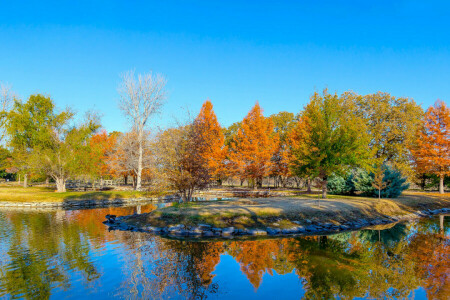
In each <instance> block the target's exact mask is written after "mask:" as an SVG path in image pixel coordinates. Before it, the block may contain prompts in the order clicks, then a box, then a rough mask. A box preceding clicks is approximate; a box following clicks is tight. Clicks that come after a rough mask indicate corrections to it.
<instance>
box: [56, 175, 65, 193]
mask: <svg viewBox="0 0 450 300" xmlns="http://www.w3.org/2000/svg"><path fill="white" fill-rule="evenodd" d="M56 191H57V192H58V193H64V192H65V191H66V180H65V179H63V178H56Z"/></svg>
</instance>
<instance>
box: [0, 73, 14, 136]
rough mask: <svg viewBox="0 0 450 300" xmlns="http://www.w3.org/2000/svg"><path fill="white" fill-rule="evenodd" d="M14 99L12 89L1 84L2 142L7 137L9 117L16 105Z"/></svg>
mask: <svg viewBox="0 0 450 300" xmlns="http://www.w3.org/2000/svg"><path fill="white" fill-rule="evenodd" d="M14 97H15V96H14V93H13V92H12V90H11V87H10V86H9V85H6V84H3V83H2V82H0V141H2V140H3V138H4V137H5V133H6V122H7V116H8V112H9V111H10V110H11V108H12V105H13V103H14Z"/></svg>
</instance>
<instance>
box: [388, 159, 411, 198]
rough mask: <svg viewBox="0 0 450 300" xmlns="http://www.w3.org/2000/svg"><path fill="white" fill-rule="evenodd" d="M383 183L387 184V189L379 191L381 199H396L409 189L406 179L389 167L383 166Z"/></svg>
mask: <svg viewBox="0 0 450 300" xmlns="http://www.w3.org/2000/svg"><path fill="white" fill-rule="evenodd" d="M383 181H384V182H387V187H386V188H385V189H383V190H381V197H383V198H397V197H398V196H400V195H401V194H402V192H403V191H404V190H406V189H408V188H409V183H406V177H402V174H401V173H400V172H399V171H397V170H394V169H393V168H391V167H390V166H385V169H384V179H383Z"/></svg>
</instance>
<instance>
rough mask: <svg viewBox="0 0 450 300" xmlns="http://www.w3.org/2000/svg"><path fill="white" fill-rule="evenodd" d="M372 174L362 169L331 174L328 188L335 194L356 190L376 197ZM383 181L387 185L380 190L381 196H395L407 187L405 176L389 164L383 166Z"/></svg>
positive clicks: (364, 194)
mask: <svg viewBox="0 0 450 300" xmlns="http://www.w3.org/2000/svg"><path fill="white" fill-rule="evenodd" d="M374 177H375V176H374V174H373V173H372V172H370V173H369V172H367V171H366V170H364V169H355V170H353V171H352V172H351V173H349V174H348V175H346V176H339V175H333V176H330V178H329V180H328V190H329V192H330V194H335V195H353V194H355V193H356V192H357V193H358V194H359V195H361V196H367V197H378V190H376V189H375V188H374V187H373V186H372V183H373V180H374ZM383 181H384V182H386V183H387V187H386V188H385V189H383V190H381V197H383V198H397V197H398V196H400V195H401V193H402V192H403V191H404V190H406V189H407V188H408V187H409V184H407V183H406V178H404V177H402V175H401V173H400V172H399V171H397V170H394V169H393V168H391V167H390V166H387V165H385V166H384V179H383Z"/></svg>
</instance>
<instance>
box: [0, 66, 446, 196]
mask: <svg viewBox="0 0 450 300" xmlns="http://www.w3.org/2000/svg"><path fill="white" fill-rule="evenodd" d="M165 84H166V80H165V79H164V77H163V76H161V75H153V74H143V75H137V76H136V75H135V74H134V72H128V73H125V74H124V75H123V76H122V81H121V84H120V86H119V95H120V100H119V108H120V109H121V110H122V112H123V113H124V115H125V116H126V117H127V119H128V120H129V124H130V130H129V131H128V132H123V133H122V132H111V133H108V132H106V131H105V130H104V129H102V127H101V124H100V119H99V117H98V116H97V115H95V114H93V113H88V114H86V116H85V117H84V119H83V121H75V118H74V117H75V113H74V112H73V111H72V110H71V109H65V110H62V111H61V110H58V109H57V108H56V107H55V104H54V102H53V100H52V99H51V98H50V97H49V96H45V95H41V94H36V95H31V96H30V97H29V98H28V100H27V101H22V100H20V99H18V98H17V97H15V96H14V94H13V93H12V92H11V89H10V88H9V87H7V86H5V85H1V89H0V91H1V94H0V95H1V103H0V104H1V106H2V112H1V114H0V116H1V118H0V121H1V123H0V125H1V129H2V135H1V137H2V141H3V145H4V146H3V147H2V149H1V157H0V159H1V160H2V162H1V163H2V164H3V166H2V169H4V170H6V171H7V173H13V174H17V175H21V176H22V178H24V185H25V186H26V185H27V184H28V183H27V181H28V180H29V178H30V177H34V178H38V177H39V178H51V179H52V180H53V181H54V182H55V183H56V187H57V191H58V192H64V191H65V185H66V181H67V180H68V179H76V178H119V177H124V178H126V179H127V178H132V180H133V182H132V183H133V187H134V188H135V189H137V190H141V189H142V188H143V187H142V182H143V180H144V181H145V182H151V184H152V185H153V186H157V187H159V188H160V189H170V190H175V191H177V192H178V193H179V194H180V195H182V196H183V198H184V199H186V200H190V199H191V198H192V195H193V193H194V191H195V190H198V189H203V188H206V187H208V186H211V185H212V184H218V185H221V184H222V183H223V182H224V181H225V180H227V179H229V178H233V179H235V180H238V181H240V183H241V185H242V184H243V183H244V182H247V184H248V185H249V186H251V187H253V188H255V189H257V188H259V187H262V184H263V180H264V179H267V178H272V179H273V182H274V185H276V186H281V187H285V186H287V185H288V184H289V182H295V183H296V184H297V186H299V184H300V182H305V183H306V186H307V188H308V189H309V190H310V189H311V186H315V187H318V188H320V189H321V191H322V197H323V198H326V196H327V193H328V191H329V190H331V191H332V192H336V191H337V190H338V188H337V186H339V185H340V186H341V190H343V189H344V187H343V186H345V185H346V183H345V182H347V183H349V182H350V183H351V184H350V185H351V186H352V187H351V188H350V190H351V189H353V191H355V190H356V189H358V191H359V192H368V191H369V192H370V193H372V194H375V195H378V196H381V195H384V196H387V197H390V196H395V195H397V196H398V193H397V192H395V191H394V192H392V193H390V192H387V191H388V190H389V189H390V190H392V189H393V187H394V186H396V183H398V182H400V185H399V188H398V189H397V190H400V192H401V189H402V186H403V189H404V188H405V187H407V185H402V182H405V181H406V179H407V180H408V182H417V183H418V184H419V185H421V186H422V187H423V188H424V187H425V185H426V183H430V182H435V181H438V182H439V192H440V193H443V192H444V187H445V184H446V183H447V182H448V181H449V175H450V131H449V125H450V110H449V108H448V106H447V105H446V104H445V103H444V102H442V101H439V100H438V101H436V103H435V104H434V105H433V106H431V107H430V108H428V109H427V110H426V111H423V109H422V108H421V106H420V105H418V104H417V103H416V102H415V101H414V100H413V99H411V98H405V97H394V96H391V95H390V94H388V93H382V92H378V93H375V94H369V95H358V94H356V93H354V92H345V93H343V94H340V95H339V94H337V93H334V94H333V93H330V92H328V91H327V90H324V91H323V92H322V93H318V92H315V93H313V95H312V96H311V98H310V99H309V102H308V103H307V104H306V105H305V106H304V108H303V109H302V110H301V111H300V112H299V113H297V114H294V113H290V112H280V113H278V114H274V115H271V116H268V117H266V116H264V115H263V110H262V108H261V107H260V105H259V104H258V102H256V104H255V105H254V106H253V107H252V109H251V110H250V111H249V112H248V114H247V115H246V116H245V117H244V119H243V120H242V121H240V122H236V123H234V124H232V125H230V126H229V127H227V128H224V127H222V126H221V125H220V124H219V122H218V120H217V116H216V114H215V112H214V109H213V105H212V103H211V101H209V100H207V101H205V102H204V104H203V106H202V108H201V110H200V112H199V114H198V115H197V116H196V117H195V118H193V119H191V120H189V121H187V122H184V123H183V124H178V125H176V126H174V127H171V128H167V129H158V128H156V126H152V125H151V122H152V119H153V118H154V116H155V115H156V114H157V113H159V112H160V110H161V108H162V106H163V104H164V102H165V100H166V98H167V96H166V89H165ZM126 179H125V180H126ZM363 183H364V184H365V187H362V186H364V184H363ZM394 183H395V184H394ZM352 184H353V185H352ZM447 184H448V183H447ZM347 185H348V184H347ZM364 189H365V190H364ZM373 191H376V192H375V193H373ZM347 192H348V189H347Z"/></svg>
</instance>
